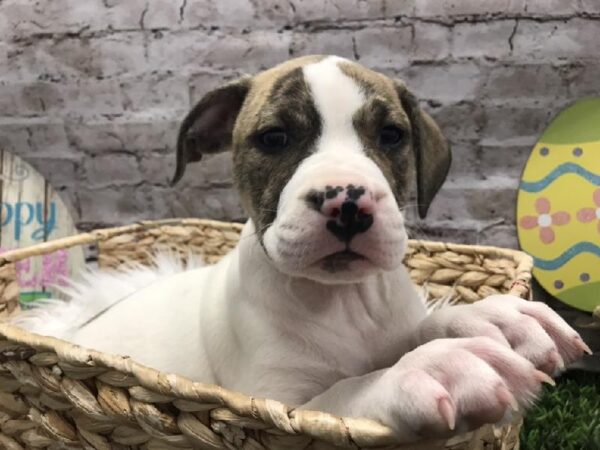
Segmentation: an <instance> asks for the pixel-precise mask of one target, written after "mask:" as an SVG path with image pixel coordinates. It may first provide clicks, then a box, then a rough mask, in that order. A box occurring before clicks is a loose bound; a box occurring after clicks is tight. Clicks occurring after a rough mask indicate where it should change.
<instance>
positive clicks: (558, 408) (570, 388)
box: [521, 372, 600, 450]
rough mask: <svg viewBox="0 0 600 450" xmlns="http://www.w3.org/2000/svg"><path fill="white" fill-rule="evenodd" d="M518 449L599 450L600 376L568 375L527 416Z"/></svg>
mask: <svg viewBox="0 0 600 450" xmlns="http://www.w3.org/2000/svg"><path fill="white" fill-rule="evenodd" d="M521 450H600V374H593V373H587V372H571V373H568V374H566V375H564V376H563V377H561V378H560V379H559V380H558V382H557V386H556V387H552V386H545V387H544V392H543V394H542V396H541V398H540V399H539V400H538V402H537V403H536V405H535V406H534V407H533V408H532V409H531V410H530V411H529V412H528V413H527V416H526V417H525V423H524V426H523V430H522V431H521Z"/></svg>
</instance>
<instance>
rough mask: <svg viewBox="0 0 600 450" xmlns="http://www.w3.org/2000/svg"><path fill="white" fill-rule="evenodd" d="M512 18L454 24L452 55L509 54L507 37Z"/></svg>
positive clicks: (458, 56)
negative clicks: (490, 21)
mask: <svg viewBox="0 0 600 450" xmlns="http://www.w3.org/2000/svg"><path fill="white" fill-rule="evenodd" d="M515 24H516V22H515V21H514V20H499V21H496V22H492V23H489V22H482V23H469V22H467V23H460V24H456V25H455V26H454V32H453V36H452V37H453V40H452V56H454V57H456V58H472V57H475V58H484V57H485V58H504V57H506V56H508V55H509V54H510V44H509V38H510V36H511V35H512V33H513V30H514V28H515Z"/></svg>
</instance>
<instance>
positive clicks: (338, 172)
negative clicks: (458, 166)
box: [174, 56, 450, 283]
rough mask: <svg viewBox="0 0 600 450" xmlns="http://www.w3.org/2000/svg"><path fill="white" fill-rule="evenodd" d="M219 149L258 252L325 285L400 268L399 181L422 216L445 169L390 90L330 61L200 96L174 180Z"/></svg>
mask: <svg viewBox="0 0 600 450" xmlns="http://www.w3.org/2000/svg"><path fill="white" fill-rule="evenodd" d="M227 149H231V150H232V151H233V161H234V178H235V180H236V184H237V187H238V189H239V191H240V194H241V196H242V201H243V204H244V206H245V208H246V210H247V211H248V214H249V216H250V218H251V220H252V221H253V223H254V226H255V228H256V232H257V236H258V239H259V242H260V243H261V245H262V247H263V249H264V251H265V252H266V254H267V256H268V257H269V258H270V259H271V260H272V261H273V262H274V264H275V265H276V267H277V268H278V269H279V270H281V271H283V272H285V273H288V274H290V275H294V276H301V277H307V278H311V279H314V280H318V281H321V282H326V283H339V282H355V281H359V280H362V279H364V278H365V277H367V276H369V275H371V274H373V273H374V272H376V271H379V270H391V269H394V268H396V267H397V266H398V265H399V264H401V262H402V258H403V256H404V251H405V246H406V240H407V237H406V232H405V229H404V219H403V214H402V212H401V209H402V207H403V206H405V204H406V202H407V199H408V196H409V194H410V192H411V189H410V186H411V182H412V180H413V177H412V176H411V175H412V173H413V172H414V171H415V169H416V181H417V194H418V203H419V206H418V209H419V214H420V215H421V217H424V216H425V214H426V213H427V209H428V207H429V204H430V203H431V201H432V199H433V197H434V196H435V194H436V193H437V191H438V189H439V188H440V186H441V184H442V183H443V181H444V179H445V177H446V173H447V171H448V168H449V165H450V152H449V149H448V145H447V143H446V141H445V139H444V138H443V136H442V134H441V133H440V130H439V128H438V127H437V125H436V124H435V122H434V121H433V120H432V119H431V118H430V117H429V116H428V115H427V114H426V113H424V112H423V111H422V110H421V109H420V108H419V105H418V103H417V100H416V99H415V98H414V96H413V95H412V94H411V93H410V92H409V91H408V90H407V89H406V87H405V86H404V84H403V83H402V82H399V81H395V80H392V79H390V78H388V77H386V76H384V75H382V74H380V73H377V72H373V71H371V70H368V69H366V68H364V67H362V66H360V65H358V64H356V63H353V62H350V61H348V60H344V59H341V58H338V57H333V56H328V57H323V56H309V57H303V58H298V59H294V60H291V61H288V62H286V63H284V64H282V65H279V66H277V67H274V68H273V69H270V70H267V71H265V72H262V73H259V74H258V75H255V76H254V77H245V78H242V79H240V80H237V81H235V82H233V83H230V84H227V85H225V86H223V87H221V88H218V89H216V90H214V91H212V92H209V93H208V94H206V96H205V97H204V98H203V99H202V100H200V102H199V103H198V104H197V105H196V106H195V107H194V108H193V109H192V111H191V112H190V113H189V114H188V116H187V117H186V118H185V119H184V121H183V124H182V126H181V130H180V132H179V139H178V143H177V169H176V173H175V177H174V181H177V180H179V179H180V178H181V176H182V175H183V172H184V169H185V166H186V164H187V163H188V162H193V161H198V160H200V159H201V158H202V155H203V154H206V153H214V152H220V151H223V150H227Z"/></svg>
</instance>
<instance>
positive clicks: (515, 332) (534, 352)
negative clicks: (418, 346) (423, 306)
mask: <svg viewBox="0 0 600 450" xmlns="http://www.w3.org/2000/svg"><path fill="white" fill-rule="evenodd" d="M418 333H419V338H420V340H421V342H427V341H430V340H432V339H439V338H446V337H471V336H487V337H490V338H492V339H494V340H496V341H497V342H500V343H502V344H504V345H506V346H509V347H511V348H512V349H514V350H515V351H516V352H517V353H519V354H520V355H521V356H523V357H525V358H527V359H528V360H529V361H531V362H532V363H533V364H534V365H535V366H536V367H537V368H538V369H540V370H543V371H544V372H546V373H548V374H555V373H557V372H560V371H562V370H563V369H564V368H565V365H568V364H570V363H572V362H573V361H575V360H577V359H579V358H580V357H581V356H582V355H583V353H585V352H587V353H591V351H590V349H589V347H588V346H587V345H586V344H585V343H584V342H583V340H582V339H581V337H580V336H579V334H578V333H577V332H576V331H575V330H573V329H572V328H571V327H570V326H569V325H568V324H567V323H566V322H565V321H564V320H563V319H562V318H561V317H560V316H559V315H558V314H556V312H554V311H553V310H552V309H551V308H550V307H549V306H548V305H546V304H544V303H540V302H529V301H526V300H523V299H520V298H518V297H515V296H512V295H493V296H490V297H488V298H486V299H484V300H481V301H479V302H477V303H474V304H472V305H461V306H453V307H448V308H444V309H441V310H439V311H436V312H434V313H433V314H431V315H430V316H429V317H427V318H426V319H425V320H424V321H423V323H422V324H421V325H420V327H419V330H418Z"/></svg>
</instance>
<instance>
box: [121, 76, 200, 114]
mask: <svg viewBox="0 0 600 450" xmlns="http://www.w3.org/2000/svg"><path fill="white" fill-rule="evenodd" d="M119 88H120V91H121V92H120V95H121V97H122V107H123V109H124V110H125V111H134V112H138V111H139V112H146V113H150V112H151V111H163V112H165V111H177V112H181V111H187V110H189V108H190V98H189V97H190V92H189V86H188V79H187V77H184V76H180V75H178V74H177V73H172V72H167V73H158V74H157V73H152V74H150V75H144V76H138V77H126V78H125V77H124V78H121V79H120V81H119Z"/></svg>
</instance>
